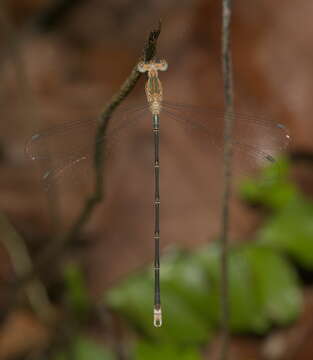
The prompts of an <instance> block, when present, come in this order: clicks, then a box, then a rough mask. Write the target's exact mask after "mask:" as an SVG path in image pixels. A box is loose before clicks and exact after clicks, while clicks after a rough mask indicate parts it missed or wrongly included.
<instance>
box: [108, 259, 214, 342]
mask: <svg viewBox="0 0 313 360" xmlns="http://www.w3.org/2000/svg"><path fill="white" fill-rule="evenodd" d="M167 266H168V267H171V265H169V263H167ZM173 266H174V265H173ZM165 268H166V266H165ZM165 273H166V270H165ZM162 276H163V275H162V273H161V282H162V288H161V291H162V312H163V325H162V327H160V328H155V327H154V326H153V318H152V316H153V276H152V272H150V273H149V274H147V273H144V274H137V275H135V276H132V277H130V278H129V279H127V280H126V281H124V282H123V283H122V284H121V285H119V286H118V287H116V288H114V289H112V290H110V291H109V292H108V294H107V296H106V300H105V301H106V302H107V303H108V304H109V305H110V307H111V308H112V309H114V310H116V311H118V312H120V313H122V314H123V315H124V316H126V317H127V318H128V319H129V321H130V323H131V324H132V325H133V326H134V327H136V328H138V329H140V331H141V332H143V333H144V334H145V335H146V336H148V337H150V338H152V339H155V340H158V341H161V342H169V343H170V342H180V343H188V344H194V343H201V342H205V341H206V340H207V339H208V336H209V333H210V331H209V330H210V324H209V322H208V321H207V320H206V319H205V318H204V317H203V316H201V315H200V314H199V312H198V311H197V310H196V309H195V308H194V307H193V306H192V305H191V304H190V302H189V301H188V299H185V298H184V297H183V296H181V294H180V293H179V292H177V289H178V288H179V285H177V287H173V288H172V287H171V286H169V284H170V283H169V282H167V281H169V280H168V278H167V281H166V280H165V285H164V286H163V278H162ZM165 277H166V276H165ZM171 281H172V280H171Z"/></svg>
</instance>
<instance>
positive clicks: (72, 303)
mask: <svg viewBox="0 0 313 360" xmlns="http://www.w3.org/2000/svg"><path fill="white" fill-rule="evenodd" d="M64 281H65V286H66V301H67V303H68V305H69V308H70V309H71V310H72V311H73V312H74V313H75V314H76V316H78V317H80V318H81V317H85V316H86V315H87V312H88V310H89V308H90V301H89V295H88V291H87V287H86V284H85V279H84V275H83V273H82V271H81V269H80V267H79V266H78V265H77V264H75V263H70V264H68V265H67V266H66V268H65V270H64Z"/></svg>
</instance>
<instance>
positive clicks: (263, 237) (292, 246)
mask: <svg viewBox="0 0 313 360" xmlns="http://www.w3.org/2000/svg"><path fill="white" fill-rule="evenodd" d="M312 219H313V205H312V204H311V203H309V202H307V201H306V200H304V199H302V198H300V197H299V198H298V199H296V200H294V201H292V202H290V203H289V204H288V206H286V207H285V208H283V209H281V211H280V212H279V213H277V214H275V215H273V216H272V217H271V218H270V219H269V220H268V221H267V222H266V224H265V225H264V226H263V228H262V229H261V230H260V231H259V233H258V241H259V242H260V243H262V244H266V245H269V246H272V247H274V248H276V249H277V250H280V251H284V252H285V253H287V254H288V255H290V256H292V257H293V258H294V259H296V260H297V261H298V262H299V263H300V264H301V265H302V266H304V267H306V268H309V269H313V220H312Z"/></svg>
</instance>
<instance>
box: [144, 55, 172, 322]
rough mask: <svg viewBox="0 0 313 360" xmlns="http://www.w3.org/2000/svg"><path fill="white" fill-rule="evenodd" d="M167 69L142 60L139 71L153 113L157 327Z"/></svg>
mask: <svg viewBox="0 0 313 360" xmlns="http://www.w3.org/2000/svg"><path fill="white" fill-rule="evenodd" d="M165 70H167V62H166V61H165V60H161V61H150V62H149V63H144V62H140V63H139V64H138V71H140V72H142V73H144V72H147V74H148V80H147V82H146V96H147V101H148V104H149V109H150V111H151V113H152V123H153V134H154V186H155V191H154V310H153V311H154V317H153V324H154V326H155V327H160V326H161V325H162V310H161V293H160V150H159V143H160V112H161V109H162V100H163V89H162V84H161V81H160V79H159V76H158V71H165Z"/></svg>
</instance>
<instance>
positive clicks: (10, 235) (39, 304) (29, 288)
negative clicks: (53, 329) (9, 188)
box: [0, 213, 55, 322]
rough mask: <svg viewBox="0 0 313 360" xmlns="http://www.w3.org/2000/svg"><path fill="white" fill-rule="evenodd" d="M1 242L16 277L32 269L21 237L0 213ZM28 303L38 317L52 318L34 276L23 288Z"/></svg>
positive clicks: (52, 313) (41, 285) (44, 291)
mask: <svg viewBox="0 0 313 360" xmlns="http://www.w3.org/2000/svg"><path fill="white" fill-rule="evenodd" d="M0 232H1V242H2V244H3V245H4V247H5V249H6V251H7V253H8V255H9V257H10V259H11V263H12V267H13V269H14V271H15V273H16V275H17V276H18V277H22V276H24V275H25V274H28V273H29V272H30V271H32V269H33V265H32V260H31V257H30V255H29V253H28V250H27V247H26V245H25V243H24V240H23V238H22V237H21V236H20V235H19V234H18V233H17V232H16V230H15V229H14V228H13V226H12V225H11V224H10V222H9V221H8V219H7V218H6V216H5V215H4V214H2V213H0ZM24 292H25V294H26V296H27V299H28V301H29V304H30V305H31V307H32V308H33V310H34V312H35V313H36V314H37V315H38V317H39V318H40V319H42V320H43V321H45V322H50V321H51V320H53V318H54V315H55V312H54V308H53V306H52V304H51V303H50V301H49V298H48V295H47V292H46V289H45V287H44V285H43V284H42V283H41V282H40V281H39V280H38V279H36V278H34V279H33V280H32V281H30V282H29V283H28V284H27V285H26V286H25V288H24Z"/></svg>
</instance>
